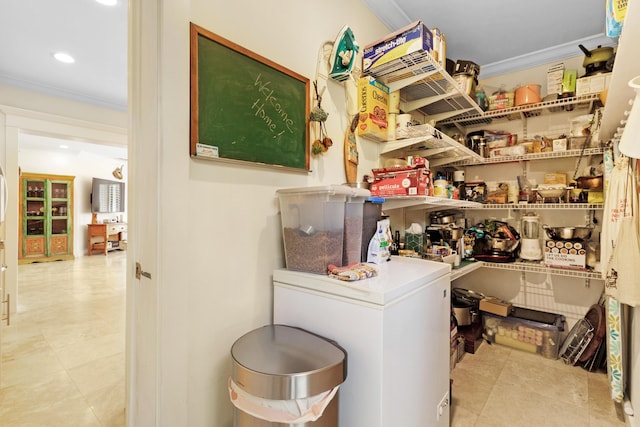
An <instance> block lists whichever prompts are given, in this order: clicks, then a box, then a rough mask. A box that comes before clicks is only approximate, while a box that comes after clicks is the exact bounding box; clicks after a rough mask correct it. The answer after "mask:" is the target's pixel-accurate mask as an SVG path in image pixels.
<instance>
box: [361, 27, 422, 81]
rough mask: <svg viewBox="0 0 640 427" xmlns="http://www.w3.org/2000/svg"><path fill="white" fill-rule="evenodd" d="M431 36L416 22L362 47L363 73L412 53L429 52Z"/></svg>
mask: <svg viewBox="0 0 640 427" xmlns="http://www.w3.org/2000/svg"><path fill="white" fill-rule="evenodd" d="M432 50H433V34H432V33H431V30H429V29H428V28H427V27H426V26H425V25H424V24H423V23H422V21H416V22H413V23H411V24H409V25H407V26H406V27H404V28H401V29H399V30H398V31H396V32H394V33H391V34H389V35H387V36H386V37H384V38H382V39H380V40H377V41H375V42H373V43H371V44H369V45H367V46H365V47H364V57H363V61H362V66H363V71H365V72H366V71H369V70H371V69H373V68H376V67H379V66H381V65H383V64H387V63H389V62H391V61H393V60H396V59H398V58H401V57H403V56H405V55H409V54H412V53H421V52H431V51H432Z"/></svg>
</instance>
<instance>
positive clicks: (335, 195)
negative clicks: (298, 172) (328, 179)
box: [277, 185, 369, 274]
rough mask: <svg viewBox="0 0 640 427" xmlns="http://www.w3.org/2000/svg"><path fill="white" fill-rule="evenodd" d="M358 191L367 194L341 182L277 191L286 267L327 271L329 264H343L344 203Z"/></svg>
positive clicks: (313, 271)
mask: <svg viewBox="0 0 640 427" xmlns="http://www.w3.org/2000/svg"><path fill="white" fill-rule="evenodd" d="M358 191H366V192H367V193H369V191H368V190H362V189H357V188H351V187H347V186H344V185H327V186H321V187H302V188H290V189H283V190H278V191H277V194H278V197H279V199H280V212H281V215H282V236H283V240H284V254H285V262H286V267H287V269H289V270H297V271H304V272H308V273H316V274H327V271H328V270H327V267H328V266H329V264H333V265H336V266H341V265H342V259H343V247H344V237H345V236H344V229H345V211H346V202H347V198H348V197H354V196H355V195H356V194H358V193H357V192H358ZM362 202H364V198H363V199H362ZM362 202H361V203H362ZM359 247H360V242H358V248H359Z"/></svg>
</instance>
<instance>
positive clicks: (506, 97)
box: [488, 92, 515, 111]
mask: <svg viewBox="0 0 640 427" xmlns="http://www.w3.org/2000/svg"><path fill="white" fill-rule="evenodd" d="M488 100H489V110H490V111H491V110H504V109H505V108H511V107H513V105H514V100H515V98H514V93H513V92H506V93H499V94H496V95H491V96H489V98H488Z"/></svg>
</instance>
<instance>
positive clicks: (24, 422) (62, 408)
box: [2, 397, 102, 427]
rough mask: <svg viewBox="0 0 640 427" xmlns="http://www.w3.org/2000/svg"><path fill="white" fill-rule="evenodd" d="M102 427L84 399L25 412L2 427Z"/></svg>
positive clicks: (66, 400) (68, 400) (7, 420)
mask: <svg viewBox="0 0 640 427" xmlns="http://www.w3.org/2000/svg"><path fill="white" fill-rule="evenodd" d="M45 426H46V427H70V426H74V427H75V426H78V427H80V426H82V427H102V425H101V423H100V421H98V419H97V418H96V416H95V414H94V413H93V411H92V410H91V408H89V407H88V406H87V403H86V402H85V400H84V397H74V398H69V399H65V400H63V401H61V402H56V403H54V404H51V405H49V406H47V407H45V408H40V409H31V410H28V411H24V412H22V413H21V414H19V415H18V417H17V418H14V419H6V420H5V419H3V420H2V427H45Z"/></svg>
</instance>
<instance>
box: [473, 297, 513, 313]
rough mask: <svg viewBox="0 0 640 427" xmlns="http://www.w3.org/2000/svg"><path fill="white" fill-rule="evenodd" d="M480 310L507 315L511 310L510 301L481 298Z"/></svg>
mask: <svg viewBox="0 0 640 427" xmlns="http://www.w3.org/2000/svg"><path fill="white" fill-rule="evenodd" d="M480 311H485V312H487V313H493V314H497V315H498V316H508V315H509V313H510V312H511V303H510V302H506V301H502V300H499V299H497V298H485V299H481V300H480Z"/></svg>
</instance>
